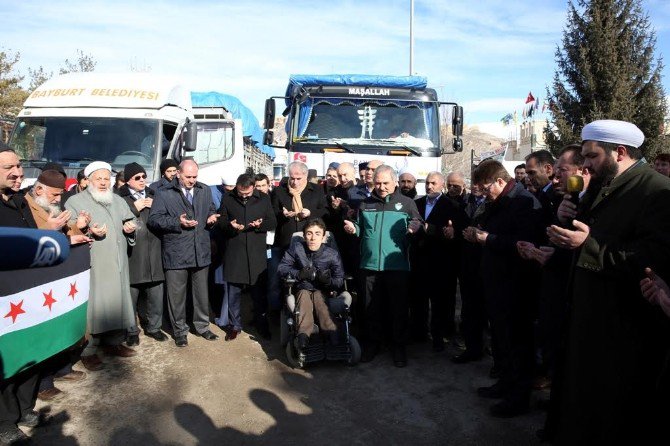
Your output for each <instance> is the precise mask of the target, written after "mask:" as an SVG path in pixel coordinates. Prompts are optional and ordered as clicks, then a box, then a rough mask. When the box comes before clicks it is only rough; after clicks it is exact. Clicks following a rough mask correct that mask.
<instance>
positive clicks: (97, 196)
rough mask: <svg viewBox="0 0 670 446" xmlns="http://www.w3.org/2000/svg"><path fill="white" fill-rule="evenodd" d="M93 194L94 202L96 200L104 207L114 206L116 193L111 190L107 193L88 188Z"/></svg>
mask: <svg viewBox="0 0 670 446" xmlns="http://www.w3.org/2000/svg"><path fill="white" fill-rule="evenodd" d="M86 190H88V191H89V192H90V193H91V196H92V197H93V200H95V202H96V203H98V204H101V205H103V206H109V205H110V204H112V200H113V199H114V193H113V192H112V190H111V189H107V190H106V191H104V192H103V191H99V190H98V189H96V188H94V187H88V188H86Z"/></svg>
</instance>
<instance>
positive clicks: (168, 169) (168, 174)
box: [149, 158, 179, 192]
mask: <svg viewBox="0 0 670 446" xmlns="http://www.w3.org/2000/svg"><path fill="white" fill-rule="evenodd" d="M178 169H179V163H177V162H176V161H175V160H173V159H169V158H168V159H164V160H163V161H161V164H160V170H161V177H160V179H159V180H158V181H154V182H153V183H151V185H150V186H149V187H151V188H152V189H153V190H154V191H156V192H158V190H160V189H162V188H164V187H169V185H170V183H171V182H172V179H173V178H174V177H175V175H177V170H178Z"/></svg>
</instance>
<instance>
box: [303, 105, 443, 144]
mask: <svg viewBox="0 0 670 446" xmlns="http://www.w3.org/2000/svg"><path fill="white" fill-rule="evenodd" d="M325 101H326V100H319V99H316V100H315V102H314V104H313V105H311V104H308V105H307V106H305V105H304V104H303V105H301V106H300V108H299V111H298V114H299V116H297V120H296V122H297V123H298V125H297V126H296V128H294V131H295V133H294V135H295V136H294V141H296V142H298V141H299V142H307V143H309V142H323V140H329V141H336V142H341V143H346V145H347V146H351V145H357V144H359V145H369V144H370V143H373V144H379V143H383V144H384V145H387V144H388V145H390V146H395V145H397V146H407V147H412V148H416V149H419V150H422V151H424V150H431V149H437V148H438V147H439V125H438V122H437V116H438V115H437V113H436V108H435V104H432V103H424V102H421V103H417V102H400V101H398V103H395V101H394V102H393V103H391V102H390V101H389V102H388V103H386V104H383V105H379V104H376V103H359V104H353V103H350V102H340V103H337V104H334V103H332V102H331V101H329V102H325ZM310 105H311V106H310Z"/></svg>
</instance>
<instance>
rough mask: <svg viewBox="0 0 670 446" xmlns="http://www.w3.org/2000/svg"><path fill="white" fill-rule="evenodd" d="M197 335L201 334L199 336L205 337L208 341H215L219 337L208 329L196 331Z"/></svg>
mask: <svg viewBox="0 0 670 446" xmlns="http://www.w3.org/2000/svg"><path fill="white" fill-rule="evenodd" d="M198 336H201V337H203V338H205V339H207V340H208V341H216V340H217V339H219V336H218V335H215V334H214V333H212V332H211V331H210V330H207V331H203V332H202V333H198Z"/></svg>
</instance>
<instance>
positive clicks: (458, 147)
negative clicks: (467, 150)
mask: <svg viewBox="0 0 670 446" xmlns="http://www.w3.org/2000/svg"><path fill="white" fill-rule="evenodd" d="M462 151H463V140H462V139H461V138H460V137H459V136H457V137H456V138H454V152H462Z"/></svg>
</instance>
